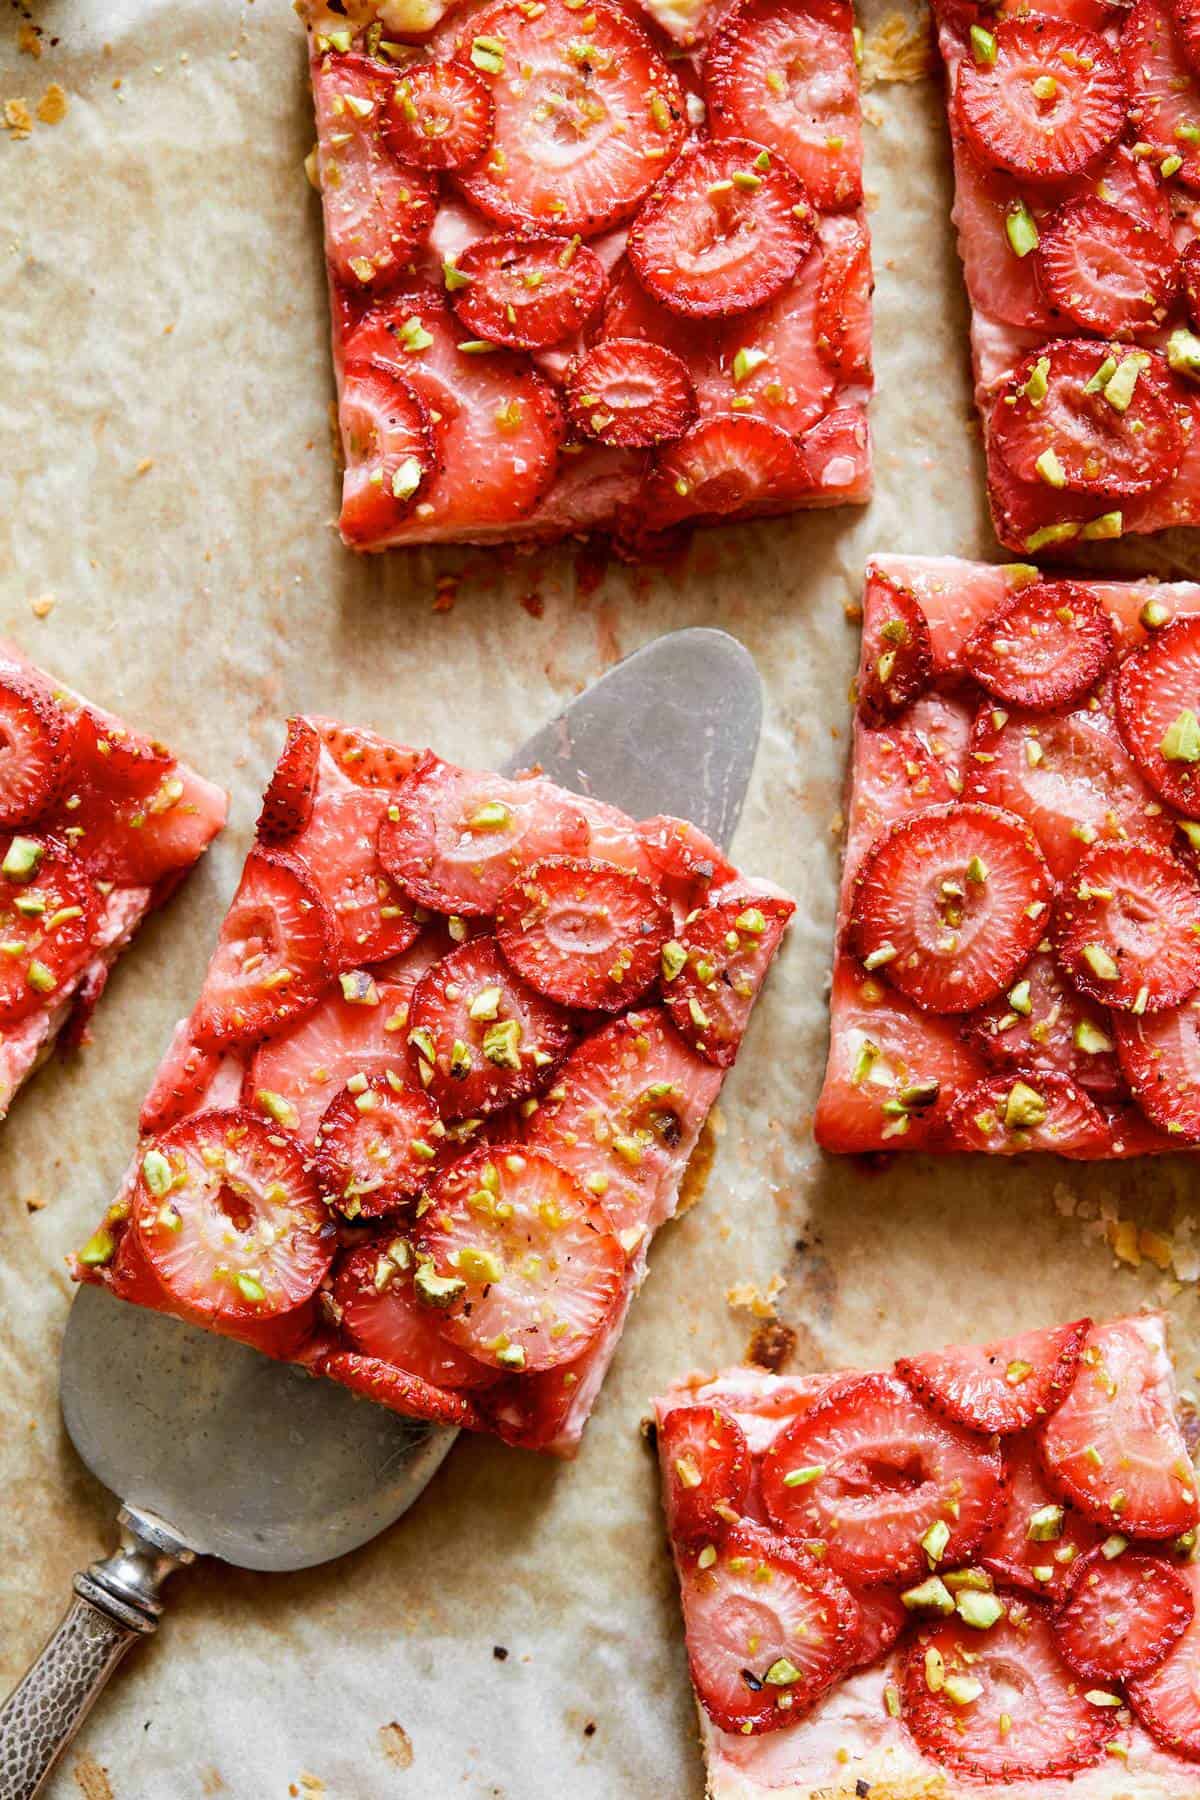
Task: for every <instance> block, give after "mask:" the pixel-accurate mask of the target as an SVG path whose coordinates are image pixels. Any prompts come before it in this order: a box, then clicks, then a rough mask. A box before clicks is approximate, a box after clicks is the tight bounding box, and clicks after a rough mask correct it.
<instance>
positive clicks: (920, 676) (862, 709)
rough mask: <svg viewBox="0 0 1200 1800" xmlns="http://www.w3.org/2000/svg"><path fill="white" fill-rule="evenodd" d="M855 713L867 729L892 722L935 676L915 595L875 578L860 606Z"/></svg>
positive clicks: (924, 627) (925, 625) (927, 637)
mask: <svg viewBox="0 0 1200 1800" xmlns="http://www.w3.org/2000/svg"><path fill="white" fill-rule="evenodd" d="M863 614H864V616H863V642H862V658H861V661H860V664H859V675H858V710H859V713H860V715H861V717H862V718H863V719H865V720H866V722H867V724H868V725H883V724H885V723H886V722H887V720H889V719H894V718H896V717H897V716H898V715H899V714H900V713H902V712H903V711H904V710H905V709H906V707H908V706H910V705H911V704H912V702H913V701H914V700H915V699H916V698H917V697H918V695H920V694H923V693H924V692H925V689H926V688H927V687H928V686H929V683H930V681H931V680H932V677H933V650H932V646H931V644H930V639H929V623H928V621H927V619H926V617H925V614H924V612H923V611H922V610H921V606H920V603H919V601H918V600H917V598H916V596H915V595H914V594H912V593H910V592H909V591H908V589H907V588H904V587H902V586H900V585H899V583H896V582H890V581H885V580H883V579H882V578H881V577H879V576H878V575H876V576H874V577H873V579H872V581H871V582H870V584H869V586H868V589H867V595H866V599H865V601H864V604H863Z"/></svg>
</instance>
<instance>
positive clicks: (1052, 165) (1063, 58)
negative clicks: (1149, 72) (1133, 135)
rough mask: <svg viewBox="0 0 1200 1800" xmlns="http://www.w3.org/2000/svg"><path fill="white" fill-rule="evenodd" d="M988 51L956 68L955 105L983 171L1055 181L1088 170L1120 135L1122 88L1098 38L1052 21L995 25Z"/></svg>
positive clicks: (1112, 61) (1011, 21)
mask: <svg viewBox="0 0 1200 1800" xmlns="http://www.w3.org/2000/svg"><path fill="white" fill-rule="evenodd" d="M993 36H994V39H995V52H994V54H993V55H992V56H991V57H990V58H989V59H988V60H987V61H982V62H977V61H976V60H975V59H974V58H973V57H970V56H965V57H963V59H962V61H961V62H960V63H959V65H958V85H957V88H956V91H955V101H956V105H957V110H958V118H959V123H960V124H961V126H962V129H963V132H964V133H965V135H966V139H967V142H968V144H969V145H970V146H971V150H972V152H973V154H974V155H975V156H977V157H978V159H979V161H980V162H981V163H982V164H983V166H984V167H985V168H998V169H1005V170H1007V172H1008V173H1009V174H1010V175H1020V176H1024V177H1026V178H1028V179H1033V180H1038V181H1058V180H1061V179H1062V177H1063V176H1066V175H1077V174H1079V173H1080V172H1081V171H1082V170H1084V169H1087V168H1089V167H1094V166H1095V164H1096V163H1098V162H1099V161H1100V159H1101V158H1102V157H1103V156H1104V155H1105V154H1106V152H1107V151H1108V150H1109V149H1110V148H1111V146H1112V145H1113V144H1115V143H1116V141H1117V139H1118V138H1119V137H1120V135H1121V131H1122V129H1123V127H1124V124H1125V82H1124V79H1123V78H1122V75H1121V70H1120V68H1119V66H1118V64H1117V60H1116V57H1115V56H1114V55H1113V53H1112V51H1111V50H1110V49H1109V47H1108V45H1107V43H1106V42H1105V40H1104V39H1103V38H1102V37H1101V36H1100V35H1099V33H1098V32H1094V31H1084V30H1081V29H1080V27H1079V26H1077V25H1071V24H1067V23H1066V22H1064V21H1061V20H1058V19H1051V18H1041V17H1038V18H1031V19H1020V18H1013V19H1002V20H1001V21H1000V23H999V24H998V25H997V26H996V29H995V31H994V33H993Z"/></svg>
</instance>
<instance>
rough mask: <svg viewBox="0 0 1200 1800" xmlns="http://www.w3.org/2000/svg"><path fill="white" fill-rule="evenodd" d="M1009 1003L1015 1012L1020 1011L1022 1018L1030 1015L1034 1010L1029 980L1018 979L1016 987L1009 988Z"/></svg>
mask: <svg viewBox="0 0 1200 1800" xmlns="http://www.w3.org/2000/svg"><path fill="white" fill-rule="evenodd" d="M1008 1004H1009V1005H1010V1006H1011V1007H1012V1009H1013V1011H1014V1012H1015V1013H1020V1014H1021V1016H1022V1018H1028V1017H1029V1015H1030V1013H1031V1012H1032V1011H1033V998H1032V996H1031V994H1030V989H1029V983H1028V982H1027V981H1018V983H1017V985H1016V987H1014V988H1010V989H1009V991H1008Z"/></svg>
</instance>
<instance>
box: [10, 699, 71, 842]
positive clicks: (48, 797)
mask: <svg viewBox="0 0 1200 1800" xmlns="http://www.w3.org/2000/svg"><path fill="white" fill-rule="evenodd" d="M66 736H67V718H66V715H65V714H64V713H63V711H62V710H61V708H60V707H59V706H57V705H56V704H55V702H54V701H53V700H52V699H51V697H50V695H49V694H48V693H46V692H45V690H44V689H43V688H42V687H41V686H40V685H39V684H38V683H36V682H34V681H30V680H27V679H26V677H25V676H23V675H19V674H17V673H15V672H12V673H8V672H6V673H5V675H4V679H3V681H2V682H0V825H6V826H9V827H10V828H11V827H13V826H17V825H31V824H32V823H33V821H34V820H35V819H36V818H37V817H38V815H39V814H40V813H43V812H45V810H46V808H47V807H48V806H49V805H50V804H51V802H52V801H53V800H54V798H55V796H56V795H57V793H58V789H59V786H60V784H61V782H62V779H63V774H64V769H63V747H64V738H65V737H66Z"/></svg>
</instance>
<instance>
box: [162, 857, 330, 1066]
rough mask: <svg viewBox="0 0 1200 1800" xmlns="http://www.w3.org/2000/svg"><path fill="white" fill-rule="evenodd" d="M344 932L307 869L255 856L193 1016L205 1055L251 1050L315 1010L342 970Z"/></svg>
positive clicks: (280, 859) (246, 870)
mask: <svg viewBox="0 0 1200 1800" xmlns="http://www.w3.org/2000/svg"><path fill="white" fill-rule="evenodd" d="M336 943H337V928H336V925H335V923H334V920H333V919H332V917H331V916H330V914H329V911H328V909H327V907H326V905H325V902H324V900H323V899H322V897H321V892H320V889H319V888H318V887H317V885H316V883H315V882H314V881H313V879H312V876H311V875H310V874H309V872H308V870H307V869H306V868H305V867H304V865H303V863H301V862H299V861H297V860H296V858H295V857H293V856H292V855H290V854H289V853H288V852H287V851H286V850H252V851H251V852H250V854H249V856H248V857H247V858H246V863H245V867H244V868H243V870H242V879H241V881H240V882H239V883H238V890H237V893H236V894H235V895H234V897H233V899H232V901H231V902H230V905H229V911H228V912H227V913H226V915H225V919H224V922H223V924H222V926H221V935H220V937H219V939H218V940H217V947H216V949H215V950H214V951H213V954H212V960H211V962H210V963H209V965H208V972H207V974H206V975H205V977H204V986H203V988H202V990H201V993H200V998H199V1000H198V1001H197V1003H196V1009H195V1012H194V1013H193V1014H192V1036H193V1037H194V1039H195V1041H196V1042H197V1043H198V1044H201V1045H202V1046H203V1047H204V1048H205V1049H206V1050H218V1049H220V1048H221V1047H222V1045H224V1044H245V1043H251V1042H252V1041H253V1040H254V1039H255V1038H260V1037H266V1036H267V1035H268V1034H269V1033H271V1032H274V1031H278V1030H279V1028H280V1026H282V1025H284V1024H286V1023H287V1021H288V1020H289V1019H295V1018H298V1017H299V1016H300V1015H301V1014H302V1013H306V1012H308V1011H310V1010H311V1008H312V1007H314V1006H315V1005H316V1003H317V1001H318V999H319V998H320V996H321V994H322V992H323V990H324V989H325V987H326V986H327V985H328V983H329V981H330V980H331V979H332V976H333V973H334V970H335V969H336V967H337V962H338V958H337V951H336Z"/></svg>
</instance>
